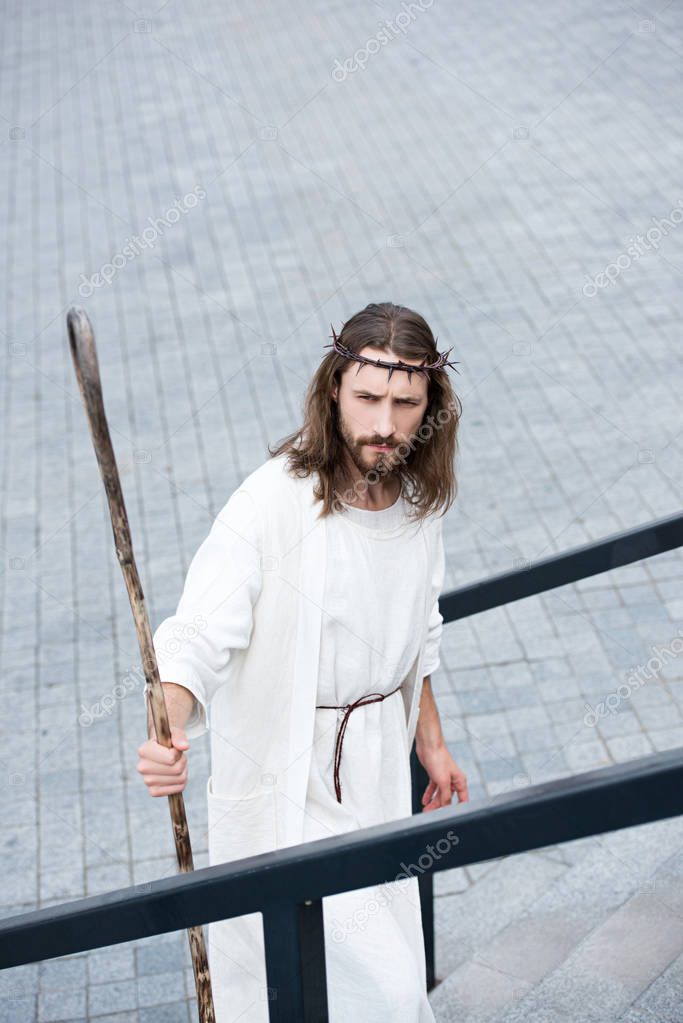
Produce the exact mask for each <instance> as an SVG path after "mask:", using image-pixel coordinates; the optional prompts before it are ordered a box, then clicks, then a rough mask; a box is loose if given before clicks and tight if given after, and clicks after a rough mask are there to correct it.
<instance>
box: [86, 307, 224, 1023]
mask: <svg viewBox="0 0 683 1023" xmlns="http://www.w3.org/2000/svg"><path fill="white" fill-rule="evenodd" d="M66 322H67V327H68V330H69V344H70V347H71V356H72V358H73V363H74V367H75V369H76V378H77V380H78V387H79V390H80V392H81V398H82V399H83V404H84V405H85V411H86V414H87V416H88V425H89V427H90V435H91V437H92V441H93V445H94V447H95V454H96V455H97V461H98V464H99V467H100V474H101V476H102V482H103V483H104V489H105V490H106V492H107V500H108V501H109V514H110V516H111V524H112V528H113V530H114V541H115V544H116V555H117V557H118V559H119V563H120V565H121V571H122V572H123V578H124V579H125V582H126V589H127V590H128V599H129V600H130V606H131V608H132V611H133V618H134V619H135V631H136V632H137V636H138V644H139V647H140V654H141V655H142V665H143V668H144V672H145V679H146V680H147V684H148V692H149V705H150V708H151V712H152V720H153V722H154V728H155V731H156V736H157V742H159V743H160V744H161V745H162V746H167V747H169V748H171V746H172V743H171V729H170V727H169V723H168V714H167V712H166V701H165V699H164V689H163V686H162V684H161V680H160V678H159V668H158V665H157V659H156V654H155V652H154V644H153V642H152V631H151V629H150V625H149V617H148V615H147V608H146V606H145V598H144V595H143V592H142V586H141V585H140V577H139V576H138V570H137V566H136V564H135V557H134V555H133V545H132V542H131V538H130V527H129V525H128V516H127V515H126V506H125V504H124V502H123V493H122V491H121V482H120V479H119V471H118V468H117V465H116V458H115V456H114V449H113V447H112V443H111V438H110V436H109V427H108V425H107V417H106V415H105V411H104V402H103V400H102V384H101V382H100V370H99V365H98V362H97V350H96V348H95V338H94V335H93V329H92V326H91V324H90V320H89V319H88V317H87V315H86V313H85V311H84V310H83V309H80V308H78V307H77V306H72V307H71V309H69V311H68V313H67V317H66ZM168 802H169V809H170V811H171V820H172V822H173V836H174V838H175V848H176V855H177V857H178V865H179V867H180V869H181V871H183V872H185V873H186V872H188V871H190V870H194V864H193V862H192V846H191V845H190V832H189V829H188V826H187V818H186V816H185V801H184V800H183V794H182V792H176V793H174V794H173V795H170V796H169V797H168ZM187 934H188V938H189V940H190V952H191V954H192V967H193V969H194V979H195V986H196V988H197V1008H198V1011H199V1019H200V1021H201V1023H215V1020H216V1017H215V1013H214V1006H213V995H212V993H211V977H210V975H209V963H208V959H207V956H206V948H205V945H204V933H203V931H202V928H201V926H196V927H190V928H189V929H188V932H187Z"/></svg>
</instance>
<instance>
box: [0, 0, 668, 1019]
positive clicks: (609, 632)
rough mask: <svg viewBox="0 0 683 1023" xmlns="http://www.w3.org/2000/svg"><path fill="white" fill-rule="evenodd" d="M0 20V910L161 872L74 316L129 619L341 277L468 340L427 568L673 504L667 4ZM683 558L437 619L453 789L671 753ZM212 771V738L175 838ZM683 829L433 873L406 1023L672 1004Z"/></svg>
mask: <svg viewBox="0 0 683 1023" xmlns="http://www.w3.org/2000/svg"><path fill="white" fill-rule="evenodd" d="M3 29H4V31H3V33H2V46H3V47H4V52H3V58H4V59H3V61H2V64H1V66H2V71H1V72H0V75H1V78H0V85H1V88H0V97H1V98H0V121H1V124H2V128H1V129H0V135H1V138H2V144H1V146H0V159H1V160H2V166H3V180H4V181H5V183H6V187H5V190H4V198H3V200H2V201H3V206H4V210H3V221H4V231H3V233H2V237H3V241H4V244H3V245H2V246H1V247H0V261H1V262H0V289H1V293H0V309H1V311H2V321H1V322H0V330H2V333H3V351H4V368H3V374H2V405H1V408H2V413H3V424H4V434H3V436H4V443H3V445H2V453H1V455H0V457H1V458H2V488H1V494H2V501H3V506H2V516H1V529H2V537H1V538H0V545H1V546H2V607H3V619H2V637H1V656H2V665H1V669H0V680H1V682H0V684H1V685H2V694H3V703H4V710H5V713H4V714H3V716H2V726H1V727H2V735H1V750H0V763H1V764H2V769H3V773H4V778H5V785H4V787H3V795H2V803H1V814H2V820H3V832H2V840H1V841H2V854H3V855H2V862H3V869H4V878H5V884H4V887H3V894H4V897H5V904H4V906H3V908H2V912H3V914H5V915H9V914H14V913H18V912H22V911H24V910H28V909H32V908H35V907H37V906H48V905H51V904H54V903H59V902H63V901H65V900H69V899H75V898H79V897H81V896H83V895H86V894H93V893H96V892H101V891H107V890H111V889H114V888H119V887H122V886H126V885H129V884H131V883H135V882H142V881H144V880H147V879H151V878H158V877H160V876H163V875H165V874H172V873H175V858H174V854H173V849H172V844H171V835H170V828H169V821H168V809H167V805H166V801H165V800H152V799H150V797H149V796H148V795H147V792H146V789H145V787H144V785H143V784H142V782H141V779H140V778H139V775H138V774H137V772H136V770H135V764H136V760H137V755H136V750H137V746H138V745H139V743H140V742H141V741H142V739H143V738H144V734H145V733H144V721H143V717H142V712H141V699H140V684H141V680H140V669H139V655H138V650H137V644H136V639H135V634H134V630H133V627H132V619H131V615H130V610H129V607H128V601H127V596H126V593H125V588H124V586H123V580H122V577H121V572H120V568H119V565H118V562H117V559H116V557H115V553H114V550H113V542H112V535H111V528H110V523H109V519H108V511H107V507H106V502H105V499H104V494H103V490H102V485H101V482H100V478H99V474H98V470H97V466H96V462H95V458H94V454H93V450H92V445H91V442H90V437H89V434H88V430H87V425H86V422H85V418H84V413H83V409H82V406H81V402H80V397H79V394H78V391H77V387H76V383H75V378H74V374H73V368H72V365H71V360H70V355H69V351H68V345H67V341H66V332H65V313H66V309H67V307H68V306H69V305H70V304H72V303H74V302H76V303H79V304H82V305H84V306H85V308H86V309H87V310H88V312H89V314H90V315H91V317H92V319H93V322H94V325H95V328H96V332H97V338H98V344H99V356H100V362H101V369H102V375H103V383H104V390H105V402H106V407H107V413H108V417H109V423H110V427H111V430H112V435H113V438H114V443H115V446H116V451H117V456H118V459H119V463H120V468H121V471H122V482H123V486H124V490H125V496H126V500H127V510H128V515H129V519H130V523H131V528H132V534H133V538H134V544H135V553H136V557H137V560H138V566H139V569H140V573H141V576H142V581H143V586H144V590H145V594H146V598H147V601H148V606H149V611H150V615H151V618H152V622H153V624H156V623H158V622H159V621H160V620H161V619H162V617H164V616H166V615H167V614H169V613H171V612H172V611H173V610H174V609H175V605H176V603H177V599H178V597H179V594H180V588H181V586H182V581H183V578H184V574H185V572H186V570H187V566H188V564H189V560H190V558H191V556H192V554H193V553H194V551H195V550H196V548H197V546H198V545H199V543H200V542H201V540H202V539H203V538H204V536H205V535H206V534H207V532H208V529H209V527H210V524H211V521H212V518H213V516H214V515H215V514H216V513H217V511H218V510H219V509H220V507H221V506H222V505H223V504H224V503H225V501H226V500H227V498H228V497H229V495H230V493H231V492H232V490H233V489H234V488H235V487H236V486H237V485H238V483H239V482H240V481H241V479H242V478H243V477H244V476H245V475H246V474H247V473H248V472H250V471H251V470H252V469H253V468H255V467H256V466H257V465H259V464H260V463H261V462H262V461H263V460H264V459H265V457H267V450H266V445H267V444H268V443H272V442H274V441H275V440H277V439H279V438H280V437H282V436H283V435H284V434H285V433H287V432H289V431H290V430H291V429H293V428H294V427H295V426H296V425H298V422H299V414H300V407H301V399H302V395H303V391H304V388H305V386H306V382H307V380H308V378H309V376H310V373H311V371H312V370H313V369H314V367H315V366H316V365H317V363H318V360H319V358H320V356H321V354H323V353H322V345H324V344H327V343H328V341H329V337H330V324H331V323H332V324H334V325H335V327H336V328H339V327H340V326H341V324H342V323H343V321H344V319H346V318H347V317H348V316H349V315H351V314H352V313H353V312H355V311H356V310H358V309H359V308H362V307H363V306H364V305H365V304H366V303H367V302H369V301H383V300H387V299H388V300H392V301H396V302H400V303H403V304H405V305H408V306H413V307H415V308H417V309H418V310H420V311H421V312H422V313H423V314H424V315H425V316H426V318H427V319H428V321H429V322H430V323H431V325H432V327H433V329H434V331H435V333H436V334H437V335H438V344H439V347H440V348H443V347H447V346H450V345H451V344H453V345H454V346H455V350H454V352H453V356H454V357H455V358H457V359H459V360H460V363H461V365H460V366H459V369H460V370H461V375H460V376H454V382H455V384H456V387H457V388H458V390H459V394H460V395H461V398H462V401H463V406H464V417H463V422H462V429H461V440H462V446H461V455H460V459H459V480H460V491H459V494H458V499H457V501H456V502H455V504H454V506H453V508H452V509H451V510H450V511H449V513H448V517H447V520H446V523H445V535H446V545H447V563H448V574H447V579H446V588H447V589H450V588H452V587H454V586H457V585H460V584H463V583H466V582H469V581H472V580H475V579H479V578H481V577H485V576H488V575H489V574H491V573H493V572H497V571H501V570H503V569H507V568H509V567H511V566H514V565H517V564H520V563H523V562H525V561H533V560H535V559H537V558H540V557H543V556H547V555H548V554H550V553H551V552H554V551H562V550H566V549H567V548H570V547H572V546H574V545H577V544H581V543H584V542H586V541H588V540H590V539H595V538H599V537H602V536H604V535H606V534H609V533H612V532H614V531H618V530H621V529H626V528H629V527H632V526H635V525H638V524H641V523H645V522H648V521H650V520H651V519H653V518H656V517H660V516H665V515H669V514H673V513H676V512H679V511H680V508H681V476H682V468H683V458H682V455H683V449H682V447H681V438H682V436H683V423H682V422H681V416H680V393H681V390H680V389H681V380H682V377H683V367H682V365H681V334H680V313H681V304H682V301H683V299H682V296H683V289H682V288H681V278H682V274H683V227H680V226H679V223H680V219H681V217H682V216H683V214H682V213H681V211H682V210H683V205H682V203H683V193H682V192H681V187H680V166H681V157H682V156H683V140H682V137H681V131H680V125H681V118H680V106H681V104H680V86H681V79H680V73H681V59H682V58H683V42H682V39H683V36H682V34H681V30H682V29H683V17H682V15H681V9H680V6H679V5H677V4H674V3H672V2H670V0H669V2H665V3H660V2H658V0H657V2H654V3H642V4H641V3H635V4H631V5H626V4H617V3H614V2H608V3H606V4H600V5H591V6H590V7H586V6H585V5H578V6H577V5H576V4H570V3H567V2H559V0H553V2H551V3H549V4H544V5H538V4H531V3H529V2H527V0H520V2H519V3H516V4H512V3H507V4H499V3H494V2H492V0H483V2H479V3H464V4H458V5H457V6H453V5H447V4H445V3H443V2H439V3H433V0H432V3H426V2H424V0H423V2H422V3H421V4H415V3H411V4H409V3H403V4H399V3H396V4H392V3H390V2H389V0H382V2H376V3H374V4H371V5H367V4H360V3H347V4H341V3H330V4H322V3H318V4H314V5H311V4H303V3H302V4H298V5H292V4H287V5H281V4H280V5H278V4H276V3H273V2H271V3H263V4H256V5H251V6H250V7H248V8H245V7H243V6H240V7H239V8H237V7H232V8H228V7H226V5H224V4H219V3H213V2H209V3H206V4H203V5H201V7H200V8H196V7H195V8H190V7H187V6H185V7H183V6H182V5H181V4H179V3H178V2H177V0H169V2H166V3H164V4H163V5H162V6H161V7H158V8H155V7H154V6H153V5H147V6H145V5H143V6H140V4H139V3H138V2H137V0H136V2H134V3H133V4H130V3H128V2H117V3H113V4H109V5H104V6H97V7H94V6H92V5H87V4H84V3H75V2H71V3H65V4H58V5H54V6H52V7H51V6H49V5H42V6H39V5H37V4H31V3H29V4H19V3H17V2H15V3H12V4H10V5H9V6H8V8H7V9H6V11H5V14H4V17H3ZM682 580H683V559H682V558H681V555H680V552H676V553H674V554H671V555H667V556H660V557H657V558H653V559H651V560H649V561H647V562H645V563H641V564H638V565H634V566H632V567H628V568H621V569H618V570H615V571H612V572H610V573H607V574H605V575H603V576H600V577H596V578H593V579H591V580H588V581H586V582H585V583H582V584H579V585H575V586H567V587H564V588H562V589H559V590H556V591H554V592H551V593H549V594H546V595H545V596H542V597H539V598H533V599H528V600H525V601H522V602H519V603H516V604H513V605H511V606H509V607H508V608H506V609H503V610H497V611H491V612H488V613H486V614H483V615H480V616H478V617H477V618H476V619H473V620H471V621H466V622H459V623H454V624H452V625H450V626H448V627H447V628H446V630H445V632H444V641H443V659H442V665H441V668H440V669H439V671H438V672H437V673H436V675H435V678H434V684H435V687H436V689H437V692H438V694H439V705H440V708H441V713H442V717H443V722H444V728H445V731H446V735H447V738H448V740H449V743H450V746H451V749H452V751H453V753H454V755H455V756H456V759H457V760H458V761H459V762H460V763H461V764H462V766H463V767H464V768H465V770H466V772H467V774H468V777H469V781H470V792H471V797H472V800H473V801H476V800H478V799H481V798H483V797H485V796H486V795H487V794H493V793H497V792H500V791H503V790H505V789H507V788H510V787H512V786H516V785H519V784H527V783H533V782H536V781H539V780H543V779H546V778H553V777H558V776H562V775H566V774H569V773H571V772H576V771H583V770H587V769H590V768H592V767H596V766H600V765H607V764H611V763H615V762H618V761H621V760H624V759H628V758H630V757H633V756H640V755H642V754H646V753H648V752H652V751H654V750H663V749H667V748H670V747H675V746H679V745H681V744H683V718H682V715H681V708H682V705H683V658H682V657H681V655H680V651H679V652H678V653H676V642H675V641H676V638H677V637H680V636H681V625H682V620H683V595H682V592H681V582H682ZM655 651H658V654H657V656H658V657H660V658H661V660H663V661H664V662H665V663H664V665H663V667H662V666H661V664H659V665H658V664H655V667H654V669H652V665H651V669H652V670H650V674H649V675H644V674H643V671H644V670H646V666H647V664H648V661H650V659H651V658H652V657H653V656H654V655H655ZM653 663H654V662H653ZM639 672H640V674H639ZM620 684H623V685H622V689H621V690H620V691H619V693H617V687H618V686H619V685H620ZM624 685H625V686H626V688H624ZM115 687H117V688H115ZM121 694H123V695H121ZM620 694H621V695H620ZM608 698H609V699H608ZM586 704H588V705H589V706H588V708H587V707H586ZM601 708H602V709H601ZM589 711H590V713H589ZM98 715H99V716H98ZM207 772H208V743H207V741H206V738H205V737H204V738H202V739H201V740H198V741H197V742H196V743H195V744H193V751H192V755H191V780H190V783H189V786H188V790H187V793H186V795H187V805H188V814H189V818H190V827H191V832H192V835H193V844H194V849H195V860H196V864H197V865H198V866H203V865H204V864H205V863H206V830H205V821H204V785H205V778H206V774H207ZM682 838H683V831H682V828H681V824H680V822H679V821H677V820H674V821H665V822H661V823H659V824H657V825H652V826H648V827H646V828H641V829H633V830H632V831H629V832H622V833H617V834H613V835H610V836H599V837H597V838H595V839H590V840H584V841H581V842H577V843H570V844H569V845H567V846H563V847H557V848H551V849H546V850H542V851H539V852H536V853H533V854H528V855H526V856H520V857H510V858H506V859H502V860H497V861H491V862H488V863H484V864H480V865H478V866H477V867H476V868H470V869H466V870H460V871H452V872H449V873H448V874H443V875H439V876H438V880H437V891H438V893H439V897H438V903H437V926H438V932H439V933H438V949H437V972H438V974H439V976H441V977H443V978H445V979H444V982H443V984H441V985H440V986H439V987H438V988H437V989H436V990H435V992H434V994H433V996H432V1000H433V1004H434V1007H435V1012H437V1018H438V1019H439V1020H450V1019H454V1020H455V1019H457V1020H458V1021H459V1023H475V1021H479V1020H484V1019H486V1020H492V1021H493V1020H494V1019H495V1023H518V1021H521V1020H534V1023H541V1021H546V1020H547V1021H549V1023H554V1021H558V1023H559V1021H564V1020H567V1019H571V1020H572V1021H573V1023H577V1021H579V1020H586V1021H588V1020H590V1021H592V1023H594V1021H602V1023H612V1021H616V1020H622V1021H624V1023H646V1021H647V1023H654V1021H655V1020H656V1021H657V1023H661V1021H666V1023H672V1021H674V1020H679V1021H680V1020H681V1019H683V1009H682V1008H681V1004H680V990H681V987H682V985H683V980H682V973H683V959H682V958H681V957H682V955H683V905H682V904H681V895H680V893H681V880H682V868H681V855H682V854H681V849H682V847H683V843H682V841H681V840H682ZM663 904H664V907H665V910H663V909H662V905H663ZM664 917H665V918H664ZM634 934H637V935H641V936H642V941H640V942H639V941H638V940H634V938H633V935H634ZM676 992H678V993H679V994H678V996H677V994H676ZM192 995H193V982H192V974H191V969H190V965H189V955H188V952H187V948H186V939H185V936H184V935H182V934H180V935H169V936H166V937H164V938H156V939H154V940H147V941H143V942H139V943H136V944H134V945H122V946H118V947H113V948H110V949H104V950H101V951H98V952H96V953H93V954H89V955H81V956H73V957H65V958H63V959H58V960H54V961H51V962H46V963H42V964H36V965H31V966H27V967H24V968H21V969H15V970H9V971H3V972H0V1021H12V1023H14V1021H24V1020H33V1019H37V1020H40V1021H41V1023H43V1021H45V1023H46V1021H64V1023H66V1021H68V1023H76V1021H81V1020H85V1019H88V1020H90V1019H92V1020H97V1021H98V1023H132V1021H136V1023H152V1021H156V1020H160V1019H163V1020H164V1021H165V1023H176V1021H183V1023H187V1021H188V1020H192V1019H195V1018H196V1012H195V1009H194V1003H193V1000H192ZM677 997H678V1002H677V1000H676V999H677Z"/></svg>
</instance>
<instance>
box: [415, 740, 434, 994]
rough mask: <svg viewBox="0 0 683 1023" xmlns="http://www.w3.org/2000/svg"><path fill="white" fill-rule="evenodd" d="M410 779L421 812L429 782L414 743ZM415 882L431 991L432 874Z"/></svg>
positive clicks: (423, 876)
mask: <svg viewBox="0 0 683 1023" xmlns="http://www.w3.org/2000/svg"><path fill="white" fill-rule="evenodd" d="M410 780H411V789H412V802H413V813H414V814H415V813H422V793H423V792H424V790H425V789H426V788H427V785H428V784H429V775H428V774H427V772H426V771H425V769H424V767H423V766H422V764H421V763H420V761H419V760H418V759H417V753H416V752H415V744H414V743H413V748H412V750H411V753H410ZM417 883H418V887H419V890H420V913H421V915H422V930H423V933H424V944H425V969H426V973H427V991H431V990H432V989H433V988H434V986H435V984H436V977H435V974H434V875H433V874H432V873H422V874H420V876H419V877H418V879H417Z"/></svg>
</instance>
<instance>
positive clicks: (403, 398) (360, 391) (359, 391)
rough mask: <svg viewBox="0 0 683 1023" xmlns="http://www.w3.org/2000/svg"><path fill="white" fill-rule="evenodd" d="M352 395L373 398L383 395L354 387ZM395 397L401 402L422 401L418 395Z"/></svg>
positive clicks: (364, 388)
mask: <svg viewBox="0 0 683 1023" xmlns="http://www.w3.org/2000/svg"><path fill="white" fill-rule="evenodd" d="M351 393H352V394H369V395H371V396H372V397H373V398H379V397H381V395H379V394H375V392H374V391H369V390H368V389H367V387H353V388H352V389H351ZM395 397H396V398H398V400H399V401H406V400H409V401H420V396H419V395H418V394H397V395H395Z"/></svg>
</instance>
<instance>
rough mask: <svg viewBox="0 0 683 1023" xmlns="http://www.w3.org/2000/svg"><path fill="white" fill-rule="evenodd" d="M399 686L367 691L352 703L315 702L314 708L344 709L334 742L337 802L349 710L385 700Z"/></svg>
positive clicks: (339, 795) (339, 798)
mask: <svg viewBox="0 0 683 1023" xmlns="http://www.w3.org/2000/svg"><path fill="white" fill-rule="evenodd" d="M400 688H401V687H400V685H399V686H396V689H392V690H391V692H390V693H367V694H366V695H365V696H360V697H359V698H358V699H357V700H354V701H353V703H339V704H337V703H317V704H316V709H320V710H344V709H346V713H345V714H344V717H343V718H342V722H341V725H340V726H339V731H338V732H337V740H336V742H335V744H334V791H335V793H336V795H337V802H338V803H341V801H342V797H341V782H340V781H339V768H340V766H341V754H342V744H343V742H344V733H345V731H346V726H347V725H348V723H349V718H350V717H351V711H352V710H355V709H356V707H363V706H364V705H365V704H366V703H379V702H380V701H381V700H385V699H386V698H387V696H392V695H393V693H396V692H398V690H399V689H400Z"/></svg>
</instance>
